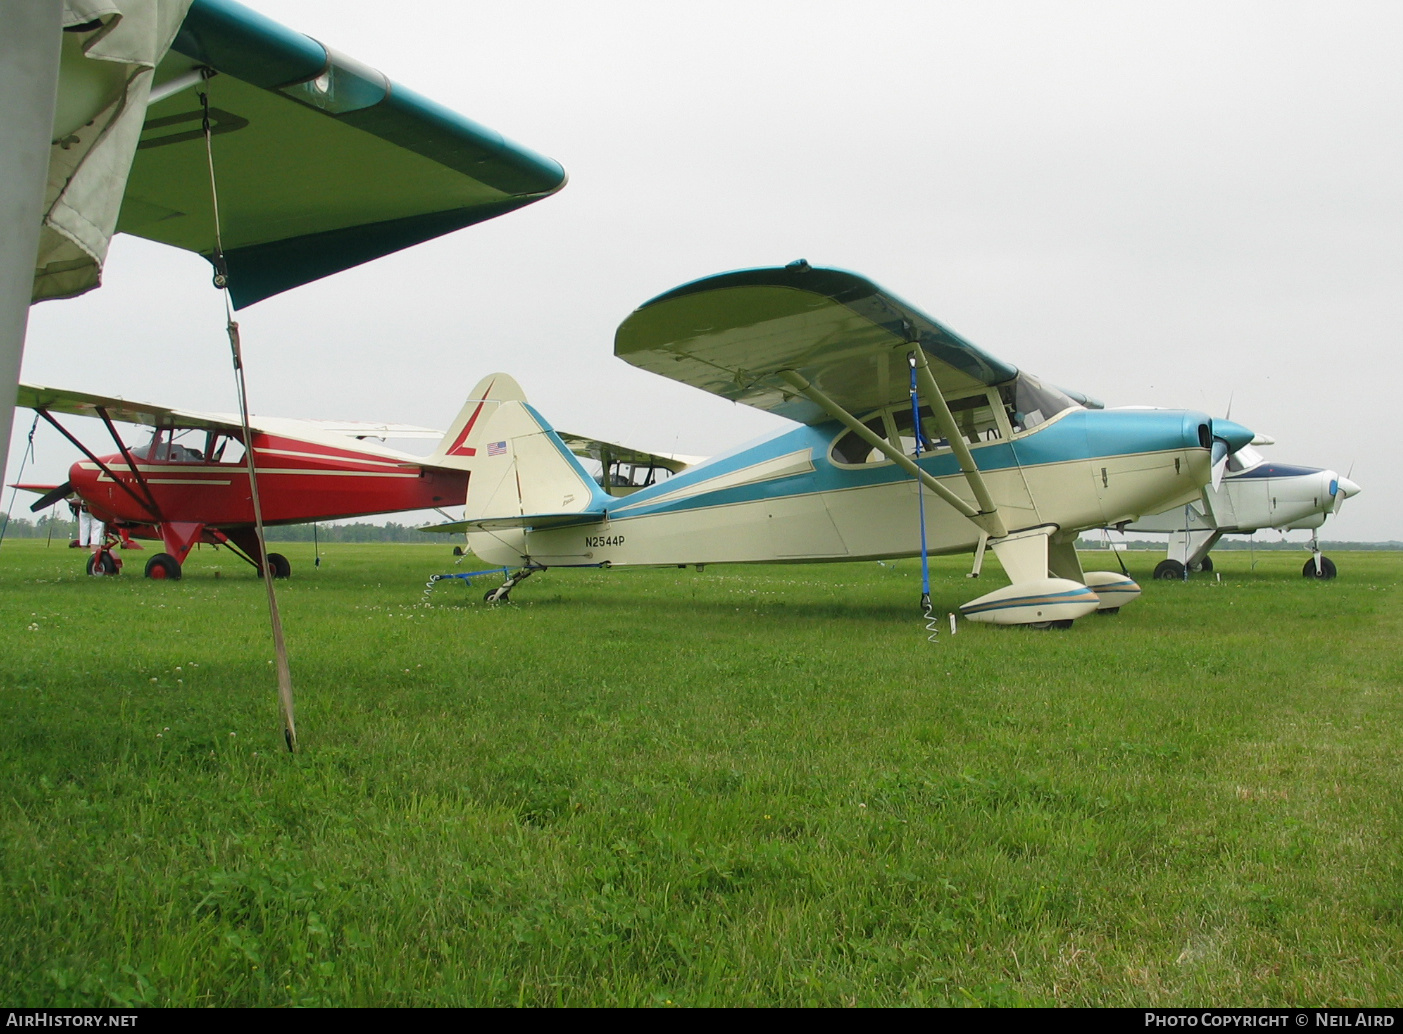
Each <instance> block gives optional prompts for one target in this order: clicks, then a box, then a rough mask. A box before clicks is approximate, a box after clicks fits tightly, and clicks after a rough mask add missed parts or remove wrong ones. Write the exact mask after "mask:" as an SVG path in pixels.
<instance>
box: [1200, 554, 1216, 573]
mask: <svg viewBox="0 0 1403 1034" xmlns="http://www.w3.org/2000/svg"><path fill="white" fill-rule="evenodd" d="M1198 569H1199V570H1200V571H1202V572H1203V573H1204V574H1211V573H1212V571H1213V558H1212V557H1211V556H1206V557H1204V558H1203V560H1202V561H1200V562H1199V565H1198Z"/></svg>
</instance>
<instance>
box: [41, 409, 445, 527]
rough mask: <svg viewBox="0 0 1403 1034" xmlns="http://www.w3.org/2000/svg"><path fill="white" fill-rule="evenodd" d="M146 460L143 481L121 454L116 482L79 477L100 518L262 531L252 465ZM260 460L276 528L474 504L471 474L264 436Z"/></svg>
mask: <svg viewBox="0 0 1403 1034" xmlns="http://www.w3.org/2000/svg"><path fill="white" fill-rule="evenodd" d="M142 452H143V450H136V452H135V453H133V460H134V462H135V465H136V472H137V473H139V474H140V477H138V476H137V473H133V471H132V470H131V468H130V467H129V466H128V464H127V461H126V459H125V458H124V457H123V456H122V455H121V454H120V453H119V454H116V455H112V456H104V457H102V463H103V464H104V465H106V467H107V470H108V471H110V472H111V476H110V477H109V476H108V473H106V472H104V471H103V470H102V469H101V468H100V467H99V466H98V465H97V464H96V463H93V462H91V461H90V460H80V461H79V462H77V463H75V464H73V466H72V467H71V468H70V470H69V475H68V476H69V478H70V480H71V481H72V483H73V488H74V490H75V491H76V492H77V493H78V495H79V496H80V497H81V498H82V499H83V501H84V502H86V503H87V504H88V509H89V510H91V511H92V513H93V514H94V515H95V516H97V517H99V518H100V519H102V520H104V521H106V522H108V523H117V524H145V525H150V524H164V523H167V522H182V523H190V524H201V525H205V526H207V527H213V528H220V529H226V530H227V529H231V528H239V527H243V526H247V525H251V524H252V523H253V500H252V497H251V494H250V492H249V484H248V468H247V466H246V460H245V459H244V458H243V457H242V456H240V458H239V459H238V460H237V461H235V462H232V463H231V462H223V461H221V460H219V459H217V458H215V459H208V458H204V457H203V456H201V455H200V454H199V453H192V452H190V451H189V450H173V449H170V448H169V447H168V448H166V449H156V450H148V451H147V452H146V454H145V455H141V453H142ZM151 452H154V453H155V458H152V456H151ZM253 454H254V461H255V466H256V467H257V469H258V489H259V498H260V501H261V502H262V506H263V520H264V522H265V523H267V524H296V523H301V522H305V521H324V520H335V519H337V518H342V517H359V516H364V515H366V514H373V513H391V512H394V511H398V510H423V509H430V508H432V507H444V506H461V505H462V504H463V502H464V501H465V500H466V498H467V487H468V475H467V473H466V472H459V471H451V470H436V469H428V468H425V467H423V466H421V465H419V464H417V463H413V462H409V461H402V460H396V459H392V458H386V457H383V456H380V455H377V454H374V453H368V452H360V451H357V450H356V449H354V448H341V447H336V446H330V445H325V444H322V443H320V442H307V441H299V440H298V439H295V438H287V437H282V436H279V435H273V434H265V433H262V432H255V433H254V435H253ZM177 456H178V457H179V458H176V457H177ZM143 482H144V484H143ZM142 501H145V502H147V504H148V505H143V504H142ZM151 503H154V506H151V505H150V504H151ZM153 509H154V510H155V511H156V512H155V513H152V512H151V511H152V510H153Z"/></svg>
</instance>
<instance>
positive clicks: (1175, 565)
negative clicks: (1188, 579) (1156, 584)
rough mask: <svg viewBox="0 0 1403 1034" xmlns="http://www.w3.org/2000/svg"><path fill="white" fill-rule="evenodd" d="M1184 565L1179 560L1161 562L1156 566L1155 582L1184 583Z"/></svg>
mask: <svg viewBox="0 0 1403 1034" xmlns="http://www.w3.org/2000/svg"><path fill="white" fill-rule="evenodd" d="M1183 577H1184V565H1183V564H1181V563H1179V561H1177V560H1161V561H1160V562H1159V563H1158V564H1156V565H1155V580H1156V581H1160V582H1168V581H1182V580H1183Z"/></svg>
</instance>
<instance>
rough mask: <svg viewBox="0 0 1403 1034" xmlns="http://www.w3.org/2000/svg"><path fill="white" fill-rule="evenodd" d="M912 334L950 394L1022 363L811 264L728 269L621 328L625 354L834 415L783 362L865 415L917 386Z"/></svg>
mask: <svg viewBox="0 0 1403 1034" xmlns="http://www.w3.org/2000/svg"><path fill="white" fill-rule="evenodd" d="M913 341H918V342H919V343H920V345H921V347H922V348H923V349H924V350H925V351H926V353H927V354H928V356H929V359H930V366H931V371H932V373H933V374H934V375H935V379H936V383H937V384H938V385H939V386H940V389H941V391H942V392H944V393H946V394H949V393H951V392H958V391H961V390H965V389H970V388H976V387H979V386H981V385H990V384H999V383H1001V382H1003V381H1006V380H1008V379H1010V378H1012V377H1014V376H1015V375H1017V373H1018V370H1017V368H1016V367H1014V366H1010V365H1008V364H1007V363H1003V362H1000V361H999V360H997V359H994V358H992V357H991V356H989V355H987V354H986V353H984V352H982V351H980V350H979V349H978V348H976V347H975V346H974V345H972V344H970V343H969V342H968V341H966V340H964V339H963V338H961V337H960V336H959V335H957V334H955V333H954V332H953V331H951V330H949V329H947V328H946V327H943V326H941V325H940V324H939V323H937V322H936V321H935V320H933V319H931V318H930V317H929V316H927V315H925V314H924V313H922V312H921V311H920V310H918V309H916V308H914V307H913V306H911V305H909V304H907V303H906V302H903V301H901V300H900V299H898V298H896V297H895V296H893V295H891V294H888V293H887V292H885V291H883V290H882V289H881V288H879V287H878V286H877V285H875V284H873V283H872V282H871V281H869V280H866V279H864V278H862V277H860V276H857V275H856V274H853V273H848V272H845V271H843V270H836V269H819V268H814V267H811V266H809V265H808V264H807V263H804V264H795V265H791V266H785V267H783V268H772V269H750V270H742V271H740V272H735V273H723V274H721V275H719V276H714V277H707V278H706V279H704V280H697V281H694V282H693V283H690V284H685V285H683V286H682V287H679V288H676V289H674V290H672V291H669V292H667V293H666V294H663V295H660V296H659V297H657V298H654V299H653V300H652V301H649V302H645V303H644V304H643V305H642V306H640V307H639V308H638V309H637V310H636V311H635V312H634V313H633V314H632V315H631V316H629V317H628V319H626V320H625V321H624V322H623V324H622V325H621V326H620V327H619V330H618V333H617V334H616V336H615V339H614V354H615V355H617V356H619V357H620V358H622V359H624V360H626V361H627V362H629V363H632V364H633V365H634V366H638V367H640V368H642V369H645V370H649V371H651V372H653V373H657V374H660V375H662V376H664V377H669V378H671V379H672V380H676V381H681V382H682V383H684V384H690V385H692V386H694V387H697V388H701V389H702V390H704V391H709V392H711V393H712V394H715V395H720V396H721V397H722V398H727V399H730V400H732V401H734V402H744V403H745V404H746V405H750V406H755V407H756V408H758V409H764V410H768V411H770V412H773V413H778V414H779V415H780V416H785V417H788V418H790V419H791V420H797V421H799V422H800V423H820V422H822V421H824V420H827V419H829V417H828V415H827V414H826V413H825V412H824V411H823V410H822V409H821V408H820V407H819V406H818V405H816V404H815V403H813V402H811V401H810V400H809V399H807V398H805V397H804V396H802V395H797V394H796V393H795V390H794V388H792V387H791V386H790V385H789V384H787V383H786V382H785V381H784V380H782V379H781V378H780V377H779V376H778V374H779V373H780V372H781V371H786V370H793V371H795V372H797V373H800V374H802V375H803V376H804V377H805V378H806V379H807V380H808V381H809V382H810V383H812V384H813V385H814V386H816V387H817V388H819V389H820V390H821V391H823V392H824V393H825V394H827V395H828V396H829V397H831V398H832V399H834V400H835V401H837V402H838V403H839V404H840V405H841V406H843V408H845V409H846V410H847V411H848V412H850V413H855V414H865V413H869V412H872V411H873V410H877V409H881V408H883V407H885V406H888V405H892V404H893V403H895V402H898V401H900V400H901V399H903V398H906V397H907V393H908V390H909V388H908V385H909V377H910V372H909V366H908V365H907V359H906V357H907V355H908V353H909V352H910V351H911V348H910V342H913Z"/></svg>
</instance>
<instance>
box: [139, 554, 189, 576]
mask: <svg viewBox="0 0 1403 1034" xmlns="http://www.w3.org/2000/svg"><path fill="white" fill-rule="evenodd" d="M180 574H181V572H180V561H179V560H177V559H176V558H175V557H173V556H171V555H170V554H169V553H157V554H156V555H155V556H153V557H152V558H151V559H150V560H148V561H146V577H147V578H150V579H153V580H154V581H158V582H164V581H171V582H178V581H180Z"/></svg>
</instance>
